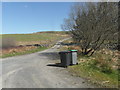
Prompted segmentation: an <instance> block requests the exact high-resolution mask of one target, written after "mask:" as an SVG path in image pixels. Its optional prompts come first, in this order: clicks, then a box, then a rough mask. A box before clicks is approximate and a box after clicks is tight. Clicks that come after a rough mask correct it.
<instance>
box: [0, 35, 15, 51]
mask: <svg viewBox="0 0 120 90" xmlns="http://www.w3.org/2000/svg"><path fill="white" fill-rule="evenodd" d="M15 46H16V41H15V39H14V38H11V37H6V38H2V45H1V46H0V48H1V47H2V49H5V48H11V47H15Z"/></svg>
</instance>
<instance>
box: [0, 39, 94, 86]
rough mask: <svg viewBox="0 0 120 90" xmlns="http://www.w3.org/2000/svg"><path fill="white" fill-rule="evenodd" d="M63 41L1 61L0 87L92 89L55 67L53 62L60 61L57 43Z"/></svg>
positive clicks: (85, 83)
mask: <svg viewBox="0 0 120 90" xmlns="http://www.w3.org/2000/svg"><path fill="white" fill-rule="evenodd" d="M64 40H65V39H64ZM64 40H61V41H59V42H58V43H57V44H56V45H55V46H53V47H52V48H50V49H47V50H44V51H41V52H37V53H33V54H27V55H22V56H15V57H9V58H5V59H2V60H1V61H2V75H0V77H2V82H0V83H2V84H0V85H2V86H1V87H2V88H94V86H92V85H91V84H88V83H87V82H85V80H84V79H82V78H80V77H75V76H72V75H70V73H69V72H68V71H67V70H66V68H62V67H57V66H55V62H56V61H60V59H59V55H58V51H57V49H58V48H59V47H60V46H61V45H60V44H59V43H60V42H62V41H64ZM1 61H0V62H1ZM0 70H1V69H0Z"/></svg>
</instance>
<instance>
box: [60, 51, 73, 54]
mask: <svg viewBox="0 0 120 90" xmlns="http://www.w3.org/2000/svg"><path fill="white" fill-rule="evenodd" d="M60 53H71V52H70V51H61V52H59V54H60Z"/></svg>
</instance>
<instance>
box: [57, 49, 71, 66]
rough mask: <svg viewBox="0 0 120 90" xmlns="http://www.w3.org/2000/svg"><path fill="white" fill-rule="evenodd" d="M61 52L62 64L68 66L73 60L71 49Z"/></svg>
mask: <svg viewBox="0 0 120 90" xmlns="http://www.w3.org/2000/svg"><path fill="white" fill-rule="evenodd" d="M59 54H60V59H61V66H63V67H66V68H67V66H69V65H70V62H71V51H61V52H59Z"/></svg>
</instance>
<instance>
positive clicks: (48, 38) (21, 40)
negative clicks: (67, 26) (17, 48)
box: [0, 32, 66, 45]
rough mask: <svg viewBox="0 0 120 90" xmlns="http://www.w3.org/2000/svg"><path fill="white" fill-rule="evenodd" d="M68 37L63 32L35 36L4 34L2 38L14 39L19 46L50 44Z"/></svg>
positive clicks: (41, 33) (36, 34)
mask: <svg viewBox="0 0 120 90" xmlns="http://www.w3.org/2000/svg"><path fill="white" fill-rule="evenodd" d="M62 37H63V38H64V37H66V34H65V33H63V32H54V33H52V32H39V33H33V34H3V35H0V38H2V39H4V38H12V39H14V40H15V41H16V44H17V45H25V44H36V43H37V44H41V43H43V44H44V43H50V42H53V41H55V40H57V39H60V38H62Z"/></svg>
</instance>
